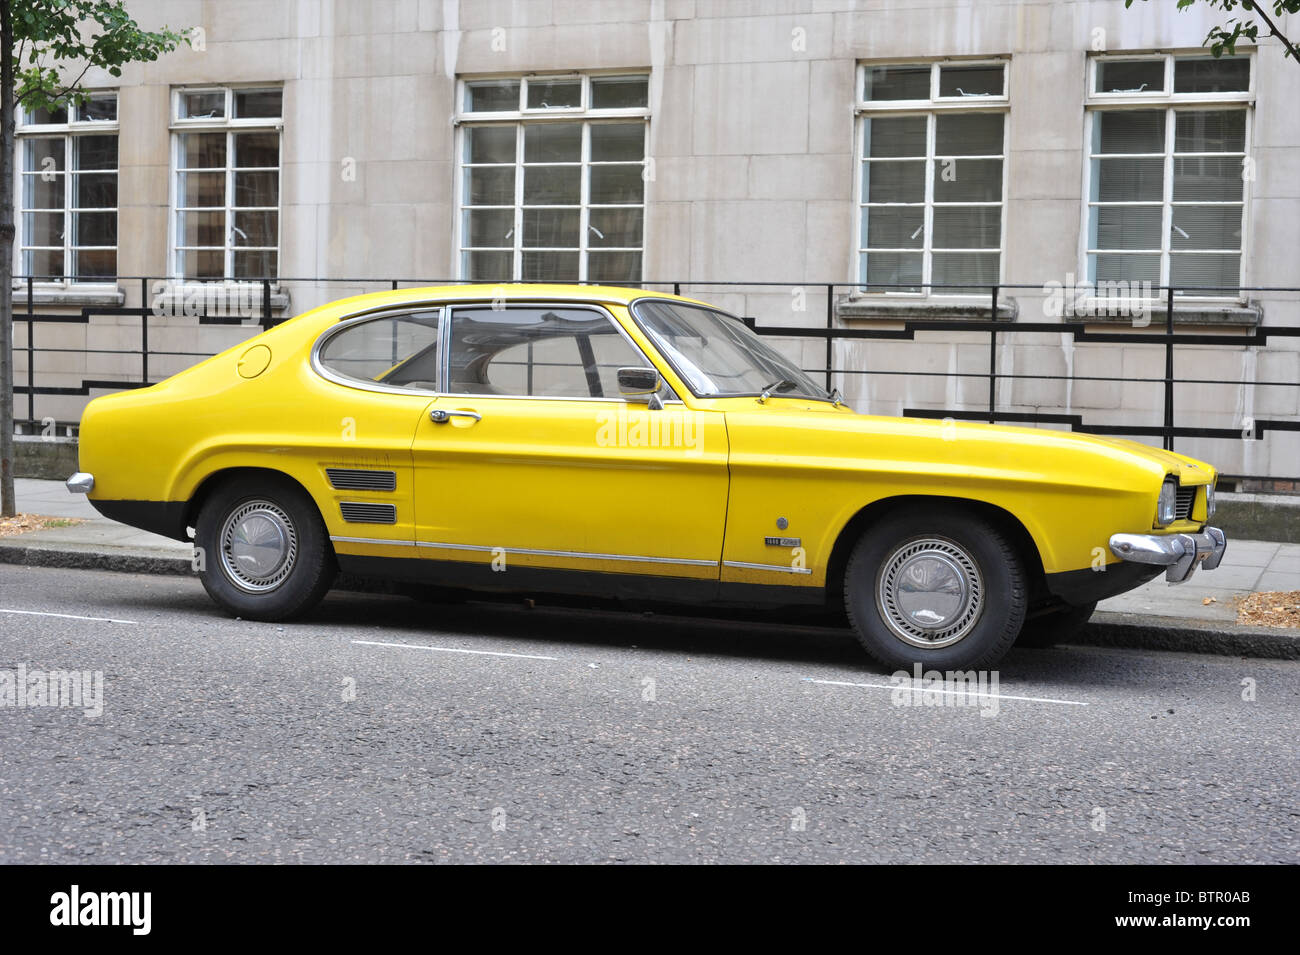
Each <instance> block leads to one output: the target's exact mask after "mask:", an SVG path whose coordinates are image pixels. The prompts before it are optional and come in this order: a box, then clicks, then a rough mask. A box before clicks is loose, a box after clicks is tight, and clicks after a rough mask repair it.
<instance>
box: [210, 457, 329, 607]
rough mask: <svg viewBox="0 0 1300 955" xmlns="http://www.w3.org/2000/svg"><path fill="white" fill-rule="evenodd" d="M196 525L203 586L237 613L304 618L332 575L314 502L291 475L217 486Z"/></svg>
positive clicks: (325, 540) (222, 603)
mask: <svg viewBox="0 0 1300 955" xmlns="http://www.w3.org/2000/svg"><path fill="white" fill-rule="evenodd" d="M194 530H195V534H194V543H195V546H196V547H198V548H199V555H200V557H201V560H202V562H201V564H200V565H199V566H200V570H199V578H200V580H202V581H203V587H204V589H205V590H207V592H208V596H210V597H211V598H212V599H213V600H214V601H216V603H217V604H218V605H219V606H221V607H222V608H223V609H224V610H225V611H226V612H227V613H230V614H231V615H233V616H237V617H244V618H246V619H250V620H287V619H289V618H291V617H296V616H299V615H300V614H303V613H306V612H307V611H308V610H310V609H311V608H312V607H314V606H315V605H316V604H317V603H319V602H320V600H321V598H322V597H324V596H325V593H326V592H327V591H328V590H329V588H330V584H331V583H332V582H333V580H334V572H335V567H334V552H333V549H332V547H331V546H330V543H329V536H328V532H327V531H326V530H325V524H324V522H322V521H321V518H320V513H319V511H317V509H316V504H315V502H313V501H312V499H311V498H310V497H309V496H308V495H307V493H306V492H305V491H303V490H302V488H300V487H298V486H297V485H295V484H293V483H292V482H290V481H288V480H285V479H276V478H266V479H251V478H244V479H240V480H237V481H233V482H231V483H229V484H225V485H223V486H221V487H219V488H218V489H217V490H216V491H214V492H213V493H212V495H211V496H210V497H209V498H208V499H207V501H205V502H204V504H203V507H202V508H201V509H200V511H199V516H198V521H197V522H196V524H195V528H194Z"/></svg>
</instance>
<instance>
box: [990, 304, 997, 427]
mask: <svg viewBox="0 0 1300 955" xmlns="http://www.w3.org/2000/svg"><path fill="white" fill-rule="evenodd" d="M998 291H999V288H998V286H996V285H994V286H992V292H993V295H992V311H991V313H990V314H989V321H992V322H996V321H997V320H998ZM997 392H998V330H997V329H996V328H991V329H989V424H993V423H994V422H995V421H996V420H997V414H996V413H995V410H994V409H995V408H996V407H997Z"/></svg>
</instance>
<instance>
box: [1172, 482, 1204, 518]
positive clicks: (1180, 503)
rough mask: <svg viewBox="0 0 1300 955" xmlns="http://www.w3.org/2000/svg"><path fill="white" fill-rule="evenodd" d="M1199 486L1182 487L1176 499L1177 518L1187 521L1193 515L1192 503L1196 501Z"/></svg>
mask: <svg viewBox="0 0 1300 955" xmlns="http://www.w3.org/2000/svg"><path fill="white" fill-rule="evenodd" d="M1198 490H1199V487H1195V486H1194V487H1180V488H1179V489H1178V497H1177V498H1176V499H1175V504H1174V515H1175V519H1176V520H1180V521H1185V520H1187V519H1188V518H1189V517H1191V516H1192V505H1193V504H1195V503H1196V492H1197V491H1198Z"/></svg>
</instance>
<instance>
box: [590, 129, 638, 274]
mask: <svg viewBox="0 0 1300 955" xmlns="http://www.w3.org/2000/svg"><path fill="white" fill-rule="evenodd" d="M581 149H582V152H581V156H580V159H581V162H580V165H579V166H578V170H579V172H578V281H579V282H585V281H586V280H587V229H588V223H589V222H590V221H591V220H590V209H589V208H588V203H589V202H590V201H591V123H583V124H582V147H581ZM641 152H642V154H643V155H644V153H645V147H644V146H642V147H641Z"/></svg>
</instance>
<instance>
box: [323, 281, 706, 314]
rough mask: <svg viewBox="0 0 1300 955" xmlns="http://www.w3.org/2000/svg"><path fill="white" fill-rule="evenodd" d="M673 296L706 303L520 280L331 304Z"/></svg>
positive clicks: (616, 301) (360, 306) (367, 306)
mask: <svg viewBox="0 0 1300 955" xmlns="http://www.w3.org/2000/svg"><path fill="white" fill-rule="evenodd" d="M647 297H651V298H661V299H674V300H676V301H680V302H688V303H690V304H692V305H704V306H706V307H708V308H714V307H716V306H712V305H709V304H708V303H707V302H701V301H699V300H697V299H691V298H686V297H684V296H681V295H673V294H671V293H668V292H655V291H650V290H648V289H643V288H626V287H621V286H613V285H550V284H540V283H537V284H533V283H522V282H511V283H498V284H488V283H480V284H465V285H433V286H425V287H411V288H401V289H392V290H388V291H383V292H371V293H369V294H366V295H357V296H354V297H352V298H347V299H344V300H342V301H341V302H336V303H334V304H335V305H344V304H346V305H347V306H349V311H370V310H372V309H375V308H381V307H385V306H390V305H405V304H409V303H413V302H431V303H432V302H488V301H505V302H538V301H544V302H557V301H558V302H598V303H602V304H613V305H627V304H630V303H631V302H634V301H636V300H637V299H639V298H647Z"/></svg>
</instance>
